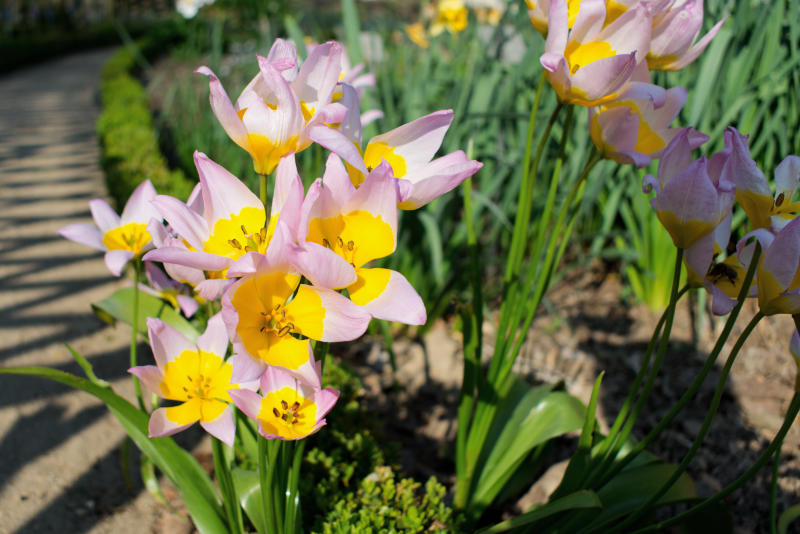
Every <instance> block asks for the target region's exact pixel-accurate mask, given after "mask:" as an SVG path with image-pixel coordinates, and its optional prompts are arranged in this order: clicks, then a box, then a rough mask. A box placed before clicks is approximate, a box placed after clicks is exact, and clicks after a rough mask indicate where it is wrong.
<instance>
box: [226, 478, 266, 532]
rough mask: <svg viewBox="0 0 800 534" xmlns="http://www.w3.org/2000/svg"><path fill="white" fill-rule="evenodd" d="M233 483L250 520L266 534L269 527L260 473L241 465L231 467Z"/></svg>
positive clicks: (259, 530)
mask: <svg viewBox="0 0 800 534" xmlns="http://www.w3.org/2000/svg"><path fill="white" fill-rule="evenodd" d="M231 476H232V477H233V485H234V487H235V488H236V495H237V496H238V497H239V502H240V503H241V504H242V508H244V512H245V513H246V514H247V517H248V518H249V519H250V522H251V523H253V525H255V526H256V529H257V530H258V532H259V533H261V534H266V532H267V528H266V524H265V522H264V510H263V506H262V505H261V487H260V486H259V483H258V473H257V472H256V471H248V470H245V469H241V468H239V467H234V468H233V469H231Z"/></svg>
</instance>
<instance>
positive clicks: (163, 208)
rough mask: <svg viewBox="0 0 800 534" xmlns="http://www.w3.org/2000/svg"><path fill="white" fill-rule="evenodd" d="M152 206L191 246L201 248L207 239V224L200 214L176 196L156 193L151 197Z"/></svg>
mask: <svg viewBox="0 0 800 534" xmlns="http://www.w3.org/2000/svg"><path fill="white" fill-rule="evenodd" d="M153 206H154V207H155V209H156V210H158V212H159V213H160V214H161V217H163V218H164V219H166V221H167V222H168V223H169V225H170V226H171V227H172V229H173V230H174V231H175V232H177V233H178V235H180V236H181V237H182V238H183V239H185V240H186V242H187V243H189V244H190V245H191V246H192V248H194V249H197V250H202V249H203V243H204V242H205V241H206V240H207V239H208V235H209V226H208V223H207V222H206V220H205V219H204V218H203V217H202V216H201V215H199V214H198V213H197V212H195V211H193V210H191V209H189V207H188V206H187V205H186V204H184V203H183V202H181V201H180V200H178V199H177V198H174V197H171V196H167V195H158V196H157V197H156V198H155V199H153Z"/></svg>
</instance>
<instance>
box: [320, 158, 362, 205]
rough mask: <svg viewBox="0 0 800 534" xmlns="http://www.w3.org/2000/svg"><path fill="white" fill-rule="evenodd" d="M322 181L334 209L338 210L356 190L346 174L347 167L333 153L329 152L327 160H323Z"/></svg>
mask: <svg viewBox="0 0 800 534" xmlns="http://www.w3.org/2000/svg"><path fill="white" fill-rule="evenodd" d="M359 157H360V156H359ZM322 183H323V184H324V185H325V188H326V189H327V190H328V191H329V192H330V195H331V197H332V199H333V204H334V205H335V206H336V208H335V210H336V211H339V210H340V209H341V207H342V206H344V205H345V203H346V202H347V200H348V199H349V198H350V197H352V196H353V193H355V192H356V188H355V186H354V185H353V181H352V180H351V179H350V176H349V175H348V174H347V169H346V168H345V166H344V164H343V163H342V160H341V159H339V157H338V156H337V155H336V154H335V153H331V154H330V155H329V156H328V161H327V162H325V174H323V175H322Z"/></svg>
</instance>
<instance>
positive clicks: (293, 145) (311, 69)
mask: <svg viewBox="0 0 800 534" xmlns="http://www.w3.org/2000/svg"><path fill="white" fill-rule="evenodd" d="M341 56H342V47H341V45H340V44H339V43H336V42H333V41H331V42H327V43H324V44H322V45H319V46H317V47H315V48H314V50H313V51H312V52H311V54H310V55H309V57H308V58H307V59H306V61H305V62H304V63H303V65H302V67H300V69H299V70H298V69H297V64H298V59H297V51H296V49H295V47H294V44H292V43H290V42H288V41H283V40H282V39H278V40H276V41H275V43H274V44H273V46H272V48H271V49H270V53H269V55H268V56H267V57H262V56H259V57H258V65H259V71H260V72H259V74H257V75H256V77H255V78H253V80H252V81H251V82H250V83H249V84H248V85H247V87H245V89H244V90H243V91H242V94H241V95H240V96H239V98H238V99H237V101H236V105H235V106H234V105H233V104H232V103H231V101H230V98H228V95H227V93H226V92H225V89H224V88H223V87H222V84H221V83H220V81H219V78H217V76H216V75H215V74H214V73H213V72H212V71H211V69H209V68H208V67H206V66H202V67H200V68H198V69H197V70H196V71H195V72H197V73H199V74H204V75H206V76H208V77H209V90H210V97H209V98H210V101H211V109H212V110H213V111H214V114H215V115H216V116H217V119H219V121H220V124H222V127H223V128H224V129H225V132H226V133H227V134H228V136H229V137H230V138H231V139H232V140H233V142H234V143H236V144H237V145H239V146H240V147H242V148H243V149H245V150H246V151H247V152H248V153H249V154H250V156H251V157H252V158H253V167H254V168H255V170H256V172H257V173H259V174H269V173H271V172H272V171H273V170H274V169H275V167H276V166H277V165H278V162H279V161H280V159H281V158H282V157H283V156H285V155H287V154H292V153H296V152H300V151H301V150H304V149H305V148H307V147H308V146H309V145H310V144H311V140H310V139H309V132H310V131H311V129H313V128H314V127H315V126H316V125H320V124H324V123H338V122H341V120H342V118H343V116H344V113H345V109H344V107H343V106H341V104H337V103H331V99H332V96H333V92H334V88H335V87H336V83H337V81H338V78H339V75H340V73H341V71H342V67H341Z"/></svg>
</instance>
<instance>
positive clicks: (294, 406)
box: [292, 401, 300, 410]
mask: <svg viewBox="0 0 800 534" xmlns="http://www.w3.org/2000/svg"><path fill="white" fill-rule="evenodd" d="M299 407H300V403H299V402H297V401H294V404H292V410H297V409H298V408H299Z"/></svg>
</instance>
